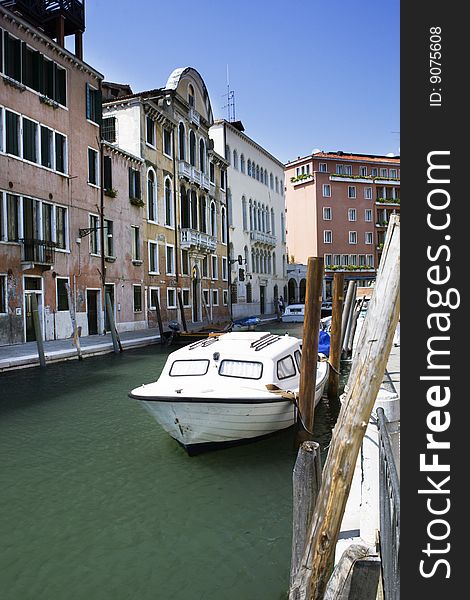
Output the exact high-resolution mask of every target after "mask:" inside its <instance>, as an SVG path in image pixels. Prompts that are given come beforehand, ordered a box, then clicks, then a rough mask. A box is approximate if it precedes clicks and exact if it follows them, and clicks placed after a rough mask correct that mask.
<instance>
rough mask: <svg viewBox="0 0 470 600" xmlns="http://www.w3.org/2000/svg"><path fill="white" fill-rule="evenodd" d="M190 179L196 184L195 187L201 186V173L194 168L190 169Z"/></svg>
mask: <svg viewBox="0 0 470 600" xmlns="http://www.w3.org/2000/svg"><path fill="white" fill-rule="evenodd" d="M191 177H192V180H193V181H194V183H197V185H201V181H202V173H201V171H198V170H197V169H196V167H191Z"/></svg>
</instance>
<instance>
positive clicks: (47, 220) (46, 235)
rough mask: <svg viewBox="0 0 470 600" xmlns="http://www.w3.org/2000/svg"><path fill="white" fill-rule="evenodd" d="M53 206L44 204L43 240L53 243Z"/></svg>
mask: <svg viewBox="0 0 470 600" xmlns="http://www.w3.org/2000/svg"><path fill="white" fill-rule="evenodd" d="M52 211H53V206H52V204H46V203H45V202H43V203H42V239H43V240H45V241H47V242H52V241H53V239H52Z"/></svg>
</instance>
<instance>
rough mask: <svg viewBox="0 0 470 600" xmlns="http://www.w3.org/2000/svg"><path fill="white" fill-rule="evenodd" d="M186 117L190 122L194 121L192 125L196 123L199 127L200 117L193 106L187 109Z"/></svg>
mask: <svg viewBox="0 0 470 600" xmlns="http://www.w3.org/2000/svg"><path fill="white" fill-rule="evenodd" d="M188 117H189V122H190V123H194V125H197V126H198V127H199V124H200V122H201V117H200V115H199V113H198V112H197V111H196V110H194V108H190V109H189V113H188Z"/></svg>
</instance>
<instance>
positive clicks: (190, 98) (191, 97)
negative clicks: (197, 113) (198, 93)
mask: <svg viewBox="0 0 470 600" xmlns="http://www.w3.org/2000/svg"><path fill="white" fill-rule="evenodd" d="M188 103H189V106H191V107H192V108H194V88H193V86H192V85H191V84H189V85H188Z"/></svg>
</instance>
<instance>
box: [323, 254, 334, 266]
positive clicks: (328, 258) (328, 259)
mask: <svg viewBox="0 0 470 600" xmlns="http://www.w3.org/2000/svg"><path fill="white" fill-rule="evenodd" d="M331 258H332V257H331V254H325V255H324V259H325V266H326V267H331V265H332V264H333V263H332V262H331Z"/></svg>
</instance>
